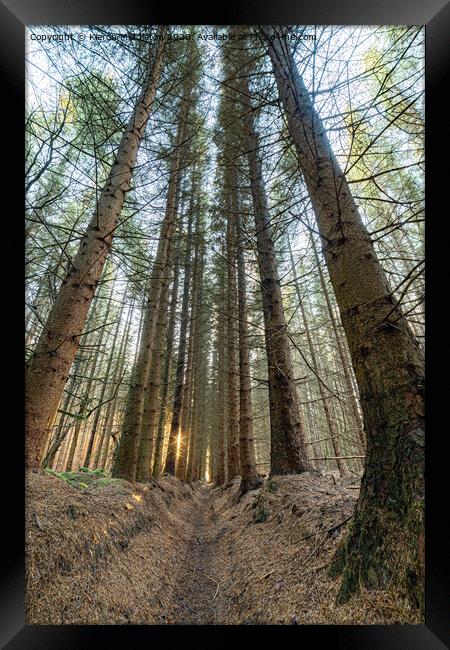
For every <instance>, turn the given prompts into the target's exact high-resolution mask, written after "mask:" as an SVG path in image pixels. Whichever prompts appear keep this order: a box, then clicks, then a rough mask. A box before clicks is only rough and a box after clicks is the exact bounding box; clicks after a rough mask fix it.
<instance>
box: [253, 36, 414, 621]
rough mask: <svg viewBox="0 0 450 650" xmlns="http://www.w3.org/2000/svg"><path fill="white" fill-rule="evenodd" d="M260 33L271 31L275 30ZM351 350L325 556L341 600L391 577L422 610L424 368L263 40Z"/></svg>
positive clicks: (292, 86) (331, 165)
mask: <svg viewBox="0 0 450 650" xmlns="http://www.w3.org/2000/svg"><path fill="white" fill-rule="evenodd" d="M261 30H262V33H263V34H265V35H268V36H273V35H274V32H275V30H274V28H272V27H263V28H261ZM268 49H269V54H270V57H271V59H272V64H273V68H274V73H275V77H276V80H277V84H278V91H279V95H280V99H281V101H282V104H283V106H284V109H285V112H286V117H287V121H288V125H289V131H290V133H291V137H292V139H293V141H294V143H295V146H296V149H297V153H298V161H299V165H300V168H301V170H302V173H303V176H304V180H305V183H306V187H307V189H308V192H309V195H310V197H311V202H312V205H313V208H314V212H315V214H316V219H317V224H318V228H319V231H320V234H321V238H322V246H323V249H324V254H325V260H326V263H327V266H328V270H329V273H330V278H331V283H332V285H333V289H334V292H335V295H336V300H337V303H338V306H339V311H340V314H341V320H342V324H343V327H344V330H345V333H346V337H347V341H348V344H349V348H350V353H351V357H352V364H353V368H354V370H355V375H356V380H357V382H358V387H359V393H360V397H361V405H362V410H363V414H364V428H365V431H366V436H367V458H366V466H365V472H364V476H363V480H362V485H361V491H360V495H359V499H358V503H357V507H356V511H355V515H354V520H353V525H352V529H351V532H350V534H349V536H348V537H347V539H346V541H345V543H344V544H343V545H342V546H341V548H340V551H339V552H338V554H337V557H336V559H335V562H334V563H333V567H332V570H333V572H334V573H335V574H336V573H339V572H343V581H342V585H341V590H340V593H339V597H338V598H339V601H341V602H342V601H345V600H347V599H348V598H349V596H350V595H351V594H352V593H353V592H355V591H357V590H359V585H360V584H363V585H366V586H368V587H373V588H379V587H383V586H386V585H387V584H388V583H389V582H390V580H391V579H392V577H393V576H396V580H397V582H398V583H399V584H403V585H404V587H405V589H406V590H407V591H408V593H409V595H410V598H411V601H412V602H413V603H415V604H416V605H417V606H420V608H421V609H423V605H424V591H423V539H424V519H423V503H424V440H425V425H424V394H423V393H424V368H423V358H422V354H421V351H420V347H419V343H418V341H417V340H416V339H415V338H414V336H413V335H412V333H411V330H410V328H409V326H408V323H407V321H406V319H405V318H404V317H403V315H402V311H401V309H400V307H399V306H398V305H397V303H396V300H395V297H394V296H393V295H392V292H391V290H390V287H389V286H388V282H387V279H386V276H385V274H384V272H383V270H382V268H381V265H380V263H379V261H378V259H377V257H376V254H375V250H374V247H373V244H372V242H371V239H370V236H369V234H368V232H367V230H366V228H365V226H364V224H363V222H362V219H361V216H360V214H359V211H358V207H357V206H356V204H355V201H354V199H353V197H352V195H351V192H350V190H349V187H348V184H347V181H346V179H345V176H344V174H343V172H342V170H341V168H340V166H339V164H338V162H337V160H336V157H335V156H334V154H333V152H332V150H331V147H330V144H329V141H328V138H327V136H326V134H325V130H324V127H323V124H322V121H321V119H320V117H319V116H318V114H317V112H316V110H315V108H314V106H313V104H312V102H311V99H310V97H309V95H308V92H307V90H306V88H305V85H304V83H303V81H302V79H301V77H300V75H299V73H298V70H297V67H296V65H295V62H294V59H293V56H292V53H291V52H290V49H289V46H288V43H287V41H286V39H283V38H274V39H272V40H270V42H269V44H268Z"/></svg>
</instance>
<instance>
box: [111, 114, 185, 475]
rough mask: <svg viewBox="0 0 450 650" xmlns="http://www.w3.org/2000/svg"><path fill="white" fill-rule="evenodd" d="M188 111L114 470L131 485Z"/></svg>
mask: <svg viewBox="0 0 450 650" xmlns="http://www.w3.org/2000/svg"><path fill="white" fill-rule="evenodd" d="M187 109H188V107H187V104H186V103H184V110H183V111H181V115H180V123H179V128H178V134H177V138H176V142H175V146H174V151H173V154H172V164H171V170H170V180H169V188H168V196H167V207H166V214H165V217H164V220H163V223H162V226H161V233H160V238H159V243H158V249H157V253H156V259H155V263H154V265H153V271H152V280H151V286H150V292H149V299H148V304H147V309H146V314H145V318H144V325H143V331H142V336H141V342H140V347H139V354H138V358H137V362H136V365H135V367H134V370H133V376H132V380H131V386H130V390H129V393H128V399H127V407H126V411H125V417H124V423H123V431H122V435H121V439H120V445H119V452H118V455H117V460H116V464H115V466H114V468H113V475H114V476H117V477H120V478H124V479H126V480H128V481H131V482H132V481H134V480H135V474H136V467H137V460H138V452H139V439H140V432H141V426H142V415H143V412H144V397H145V388H146V386H147V381H148V375H149V372H150V366H151V360H152V352H153V345H154V339H155V331H156V320H157V316H158V306H159V301H160V299H161V294H162V288H163V280H164V276H165V273H166V272H167V264H168V252H169V241H170V239H171V238H172V237H173V233H174V228H175V223H176V211H177V203H178V201H177V195H178V183H179V182H180V175H181V145H182V142H183V140H184V133H185V127H186V117H187Z"/></svg>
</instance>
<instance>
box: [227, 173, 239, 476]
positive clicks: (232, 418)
mask: <svg viewBox="0 0 450 650" xmlns="http://www.w3.org/2000/svg"><path fill="white" fill-rule="evenodd" d="M236 171H237V170H236V167H235V166H234V165H233V163H229V165H228V167H227V171H226V174H225V182H226V185H227V187H226V192H227V194H228V210H227V262H228V265H227V279H228V280H227V353H228V354H227V356H228V480H229V481H231V480H233V478H234V477H235V476H238V475H239V474H240V457H239V361H238V349H237V348H238V346H237V343H238V319H237V312H238V308H237V289H236V261H237V260H236V220H237V217H238V210H239V205H238V197H237V173H236Z"/></svg>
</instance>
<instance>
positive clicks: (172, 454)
mask: <svg viewBox="0 0 450 650" xmlns="http://www.w3.org/2000/svg"><path fill="white" fill-rule="evenodd" d="M192 196H193V193H192V194H191V197H192ZM193 212H194V204H193V201H192V198H191V204H190V207H189V217H188V227H187V241H186V254H185V260H184V283H183V299H182V304H181V315H180V318H181V325H180V340H179V344H178V358H177V368H176V375H175V392H174V397H173V408H172V422H171V425H170V434H169V446H168V449H167V456H166V464H165V468H164V471H165V472H166V473H167V474H174V475H175V465H176V460H177V445H178V435H179V432H180V417H181V407H182V403H183V387H184V368H185V363H186V337H187V327H188V323H189V317H188V312H189V290H190V286H191V250H192V221H193Z"/></svg>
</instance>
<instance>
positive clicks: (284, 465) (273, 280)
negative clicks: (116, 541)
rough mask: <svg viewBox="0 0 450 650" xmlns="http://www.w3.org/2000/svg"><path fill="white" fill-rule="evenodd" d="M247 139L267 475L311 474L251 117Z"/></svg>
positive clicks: (249, 115)
mask: <svg viewBox="0 0 450 650" xmlns="http://www.w3.org/2000/svg"><path fill="white" fill-rule="evenodd" d="M246 134H247V156H248V164H249V171H250V184H251V190H252V197H253V210H254V214H255V226H256V236H257V246H258V258H259V272H260V278H261V294H262V300H263V311H264V327H265V339H266V349H267V364H268V375H269V406H270V437H271V474H298V473H301V472H304V471H308V470H311V469H312V466H311V465H310V463H309V462H308V460H307V455H306V449H305V445H304V433H303V427H302V423H301V421H300V412H299V406H298V397H297V389H296V386H295V379H294V371H293V368H292V358H291V350H290V347H289V337H288V332H287V326H286V319H285V315H284V307H283V300H282V295H281V286H280V281H279V279H278V270H277V262H276V257H275V247H274V244H273V241H272V238H271V227H270V217H269V210H268V207H267V198H266V193H265V190H264V181H263V178H262V170H261V161H260V159H259V156H258V149H259V138H258V135H257V133H256V132H255V129H254V125H253V115H252V113H251V112H248V113H247V117H246Z"/></svg>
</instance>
